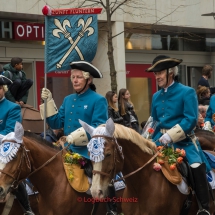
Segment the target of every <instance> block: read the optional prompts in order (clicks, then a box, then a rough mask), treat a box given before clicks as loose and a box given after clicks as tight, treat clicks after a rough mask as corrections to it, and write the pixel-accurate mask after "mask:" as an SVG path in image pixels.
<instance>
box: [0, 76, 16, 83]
mask: <svg viewBox="0 0 215 215" xmlns="http://www.w3.org/2000/svg"><path fill="white" fill-rule="evenodd" d="M12 83H13V82H12V81H11V80H10V79H9V78H7V77H5V76H4V75H0V85H8V84H12Z"/></svg>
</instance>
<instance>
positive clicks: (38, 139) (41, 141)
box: [24, 131, 60, 151]
mask: <svg viewBox="0 0 215 215" xmlns="http://www.w3.org/2000/svg"><path fill="white" fill-rule="evenodd" d="M24 137H26V138H28V139H32V140H34V141H36V142H37V143H39V144H42V145H45V146H49V147H51V148H54V149H57V150H58V151H59V150H60V149H59V147H57V146H55V145H53V144H52V143H50V142H49V141H47V140H46V139H44V138H42V137H41V136H39V135H37V134H34V133H32V132H30V131H24Z"/></svg>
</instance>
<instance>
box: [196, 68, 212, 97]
mask: <svg viewBox="0 0 215 215" xmlns="http://www.w3.org/2000/svg"><path fill="white" fill-rule="evenodd" d="M212 71H213V68H212V66H211V65H205V66H204V67H203V68H202V77H201V78H200V79H199V82H198V86H199V85H201V86H205V87H208V88H209V89H210V91H211V94H214V93H215V87H210V85H209V82H208V79H210V78H211V74H212Z"/></svg>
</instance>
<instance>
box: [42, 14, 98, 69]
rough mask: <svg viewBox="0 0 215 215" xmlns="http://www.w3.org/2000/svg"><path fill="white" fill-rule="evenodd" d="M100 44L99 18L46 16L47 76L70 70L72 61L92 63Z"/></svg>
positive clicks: (86, 15) (91, 15)
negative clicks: (50, 73)
mask: <svg viewBox="0 0 215 215" xmlns="http://www.w3.org/2000/svg"><path fill="white" fill-rule="evenodd" d="M97 43H98V22H97V14H82V15H63V16H46V17H45V73H49V72H53V71H65V70H70V63H71V62H73V61H80V60H85V61H88V62H91V61H92V60H93V59H94V57H95V55H96V51H97Z"/></svg>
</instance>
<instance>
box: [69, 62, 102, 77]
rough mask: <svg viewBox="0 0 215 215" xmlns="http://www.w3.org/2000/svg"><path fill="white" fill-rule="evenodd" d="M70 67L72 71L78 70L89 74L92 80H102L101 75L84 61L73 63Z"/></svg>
mask: <svg viewBox="0 0 215 215" xmlns="http://www.w3.org/2000/svg"><path fill="white" fill-rule="evenodd" d="M70 66H71V68H72V69H78V70H81V71H84V72H89V73H90V75H92V76H93V78H102V77H103V75H102V73H101V72H100V71H99V70H98V69H97V68H96V67H95V66H93V65H92V64H91V63H89V62H86V61H75V62H72V63H70Z"/></svg>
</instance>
